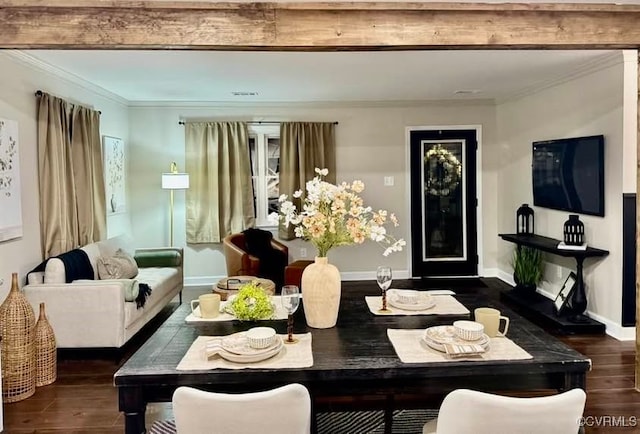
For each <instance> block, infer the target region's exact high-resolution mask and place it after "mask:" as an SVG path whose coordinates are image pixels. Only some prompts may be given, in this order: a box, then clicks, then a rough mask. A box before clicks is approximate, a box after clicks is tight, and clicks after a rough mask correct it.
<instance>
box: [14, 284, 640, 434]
mask: <svg viewBox="0 0 640 434" xmlns="http://www.w3.org/2000/svg"><path fill="white" fill-rule="evenodd" d="M484 282H486V283H487V284H488V285H489V286H490V287H496V288H497V287H500V286H502V284H501V283H495V282H494V279H484ZM203 292H205V289H187V290H185V294H184V300H186V301H188V300H191V299H193V298H196V297H197V295H198V294H200V293H203ZM175 307H177V303H172V304H170V305H169V306H168V307H167V308H166V309H165V310H164V311H163V312H162V313H161V314H160V315H159V316H158V317H157V318H156V319H155V320H154V321H153V322H152V323H151V324H150V327H149V328H146V329H145V330H144V331H143V332H142V333H141V334H139V335H138V336H136V338H135V339H134V340H133V341H131V342H130V345H127V346H126V348H125V350H124V351H123V353H122V354H120V356H121V360H120V361H116V359H115V356H117V355H116V354H113V353H104V352H102V353H100V352H98V353H93V354H88V353H80V354H78V353H63V354H61V357H60V358H59V360H58V379H57V381H56V382H55V383H54V384H52V385H49V386H44V387H40V388H38V389H37V390H36V393H35V395H34V396H32V397H31V398H29V399H26V400H24V401H21V402H18V403H13V404H4V431H3V432H5V433H20V434H22V433H43V434H44V433H51V434H53V433H55V434H62V433H64V434H81V433H92V434H111V433H119V434H120V433H122V432H124V421H123V418H122V415H121V414H120V413H119V411H118V396H117V391H116V388H115V387H114V386H113V374H114V373H115V371H116V370H117V369H118V367H119V365H120V363H122V361H124V360H126V358H127V357H128V356H129V355H130V354H131V353H132V352H134V351H135V349H136V348H138V347H139V346H140V345H141V343H142V342H144V340H145V339H146V338H147V337H148V336H149V333H152V331H153V330H154V329H155V328H157V326H158V325H159V324H160V323H161V322H162V321H164V319H166V318H167V316H168V315H170V314H171V312H172V311H173V309H175ZM559 338H560V339H561V340H562V341H564V342H565V343H566V344H567V345H569V346H571V347H573V348H575V349H576V350H577V351H579V352H581V353H582V354H585V355H587V356H589V357H590V358H591V360H592V361H593V369H592V370H591V372H590V373H589V374H588V377H587V405H586V409H585V413H584V415H585V422H586V423H587V426H585V432H586V433H588V434H591V433H592V434H604V433H607V434H610V433H613V434H617V433H620V434H622V433H640V393H639V392H636V391H635V389H634V359H635V344H634V342H632V341H628V342H620V341H617V340H615V339H613V338H611V337H609V336H585V335H581V336H561V337H559ZM170 414H171V410H170V405H169V404H154V405H151V406H149V408H148V410H147V427H149V426H151V423H152V422H153V421H154V420H157V419H163V418H166V417H170ZM634 417H635V418H637V419H638V421H637V426H626V427H624V426H620V424H621V423H623V422H624V423H625V424H626V425H631V424H633V423H634V419H633V418H634ZM622 418H624V419H622ZM590 425H591V426H590Z"/></svg>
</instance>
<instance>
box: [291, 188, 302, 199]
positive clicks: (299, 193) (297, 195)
mask: <svg viewBox="0 0 640 434" xmlns="http://www.w3.org/2000/svg"><path fill="white" fill-rule="evenodd" d="M293 197H295V198H296V199H299V198H300V197H302V190H296V191H294V192H293Z"/></svg>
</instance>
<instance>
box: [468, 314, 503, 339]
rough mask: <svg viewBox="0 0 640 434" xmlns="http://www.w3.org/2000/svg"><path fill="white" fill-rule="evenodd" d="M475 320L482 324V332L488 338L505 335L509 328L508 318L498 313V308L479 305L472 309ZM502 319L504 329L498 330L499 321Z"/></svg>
mask: <svg viewBox="0 0 640 434" xmlns="http://www.w3.org/2000/svg"><path fill="white" fill-rule="evenodd" d="M474 316H475V319H476V322H479V323H480V324H482V325H483V326H484V333H485V334H486V335H487V336H489V337H490V338H495V337H496V336H505V335H506V334H507V330H509V318H507V317H506V316H502V315H500V311H499V310H498V309H492V308H490V307H479V308H477V309H476V310H475V311H474ZM501 320H504V330H502V331H500V321H501Z"/></svg>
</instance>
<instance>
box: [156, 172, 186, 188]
mask: <svg viewBox="0 0 640 434" xmlns="http://www.w3.org/2000/svg"><path fill="white" fill-rule="evenodd" d="M188 188H189V174H188V173H163V174H162V189H163V190H186V189H188Z"/></svg>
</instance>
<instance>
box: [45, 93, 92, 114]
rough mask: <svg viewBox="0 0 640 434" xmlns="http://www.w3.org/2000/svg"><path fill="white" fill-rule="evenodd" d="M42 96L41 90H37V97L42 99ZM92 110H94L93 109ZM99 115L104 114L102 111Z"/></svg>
mask: <svg viewBox="0 0 640 434" xmlns="http://www.w3.org/2000/svg"><path fill="white" fill-rule="evenodd" d="M42 94H43V92H42V91H41V90H36V96H37V97H38V98H39V97H41V96H42ZM84 107H86V106H84ZM87 108H90V107H87ZM91 110H93V109H91ZM98 113H100V114H102V112H101V111H100V110H98Z"/></svg>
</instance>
